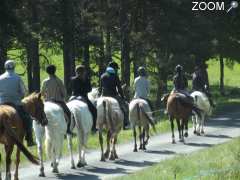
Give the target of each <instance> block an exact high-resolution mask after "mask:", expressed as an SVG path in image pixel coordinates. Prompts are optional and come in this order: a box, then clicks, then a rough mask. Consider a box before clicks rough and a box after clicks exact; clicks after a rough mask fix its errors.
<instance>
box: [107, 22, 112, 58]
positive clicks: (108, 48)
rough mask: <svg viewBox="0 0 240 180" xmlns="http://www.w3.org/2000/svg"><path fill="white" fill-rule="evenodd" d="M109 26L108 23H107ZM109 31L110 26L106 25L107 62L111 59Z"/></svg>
mask: <svg viewBox="0 0 240 180" xmlns="http://www.w3.org/2000/svg"><path fill="white" fill-rule="evenodd" d="M107 26H109V25H107ZM111 51H112V50H111V32H110V28H109V27H107V32H106V60H107V62H110V61H112V52H111Z"/></svg>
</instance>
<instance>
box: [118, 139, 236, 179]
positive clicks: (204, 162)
mask: <svg viewBox="0 0 240 180" xmlns="http://www.w3.org/2000/svg"><path fill="white" fill-rule="evenodd" d="M239 177H240V138H236V139H234V140H231V141H230V142H228V143H225V144H221V145H217V146H214V147H212V148H208V149H205V150H202V151H200V152H199V151H198V152H194V153H192V154H190V155H185V154H182V155H178V156H177V157H176V158H174V159H171V160H166V161H163V162H161V163H160V164H158V165H155V166H153V167H150V168H147V169H144V170H141V172H137V173H135V174H132V175H129V176H123V177H120V178H117V179H118V180H145V179H152V180H155V179H158V180H168V179H169V180H172V179H177V180H180V179H181V180H196V179H201V180H205V179H206V180H209V179H211V180H225V179H231V180H238V179H239Z"/></svg>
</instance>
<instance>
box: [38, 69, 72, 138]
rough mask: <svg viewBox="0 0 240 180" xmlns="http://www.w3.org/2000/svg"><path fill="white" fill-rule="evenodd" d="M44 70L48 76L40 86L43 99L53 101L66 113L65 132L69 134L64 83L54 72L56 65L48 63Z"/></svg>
mask: <svg viewBox="0 0 240 180" xmlns="http://www.w3.org/2000/svg"><path fill="white" fill-rule="evenodd" d="M46 72H47V73H48V75H49V77H48V78H46V79H44V80H43V82H42V88H41V92H42V94H43V97H44V100H45V101H51V102H54V103H56V104H58V105H59V106H60V107H61V108H62V109H63V111H64V113H65V115H66V118H65V120H66V122H67V133H68V134H71V131H70V124H71V111H70V110H69V108H68V107H67V105H66V103H65V99H66V96H67V93H66V89H65V87H64V84H63V82H62V80H61V79H59V78H58V77H57V76H56V74H55V72H56V66H54V65H48V66H47V68H46Z"/></svg>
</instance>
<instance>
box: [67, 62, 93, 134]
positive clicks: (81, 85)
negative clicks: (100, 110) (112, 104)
mask: <svg viewBox="0 0 240 180" xmlns="http://www.w3.org/2000/svg"><path fill="white" fill-rule="evenodd" d="M75 71H76V76H74V77H72V79H71V86H72V96H74V97H81V98H82V100H83V101H84V102H86V103H87V105H88V108H89V110H90V112H91V114H92V117H93V126H92V131H93V132H96V131H97V129H96V120H97V109H96V107H95V106H94V105H93V104H92V102H91V101H90V100H89V99H88V93H89V92H91V90H92V85H91V81H90V78H89V77H88V76H87V70H86V68H85V66H84V65H79V66H77V67H76V70H75Z"/></svg>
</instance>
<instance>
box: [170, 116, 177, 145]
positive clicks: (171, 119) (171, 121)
mask: <svg viewBox="0 0 240 180" xmlns="http://www.w3.org/2000/svg"><path fill="white" fill-rule="evenodd" d="M169 120H170V123H171V130H172V144H175V143H176V142H175V136H174V122H173V120H174V119H173V117H169Z"/></svg>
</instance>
